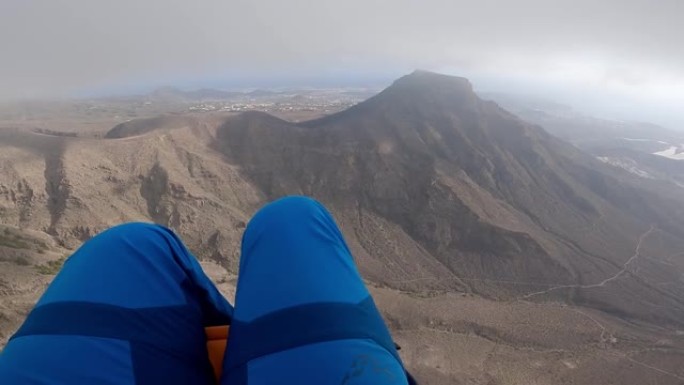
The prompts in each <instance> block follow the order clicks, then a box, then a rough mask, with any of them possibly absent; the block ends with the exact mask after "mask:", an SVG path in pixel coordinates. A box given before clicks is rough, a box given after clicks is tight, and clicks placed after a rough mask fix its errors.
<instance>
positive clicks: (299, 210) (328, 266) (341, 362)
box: [222, 197, 406, 385]
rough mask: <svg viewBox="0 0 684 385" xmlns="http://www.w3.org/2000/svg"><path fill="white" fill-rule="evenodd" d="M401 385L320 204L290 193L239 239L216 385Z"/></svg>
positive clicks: (376, 317) (383, 333)
mask: <svg viewBox="0 0 684 385" xmlns="http://www.w3.org/2000/svg"><path fill="white" fill-rule="evenodd" d="M276 383H282V384H300V385H303V384H317V385H318V384H335V385H338V384H348V385H351V384H357V385H359V384H379V385H384V384H406V375H405V372H404V369H403V365H402V363H401V360H400V359H399V357H398V355H397V352H396V349H395V348H394V346H393V344H392V340H391V337H390V335H389V332H388V330H387V327H386V325H385V323H384V321H383V320H382V317H381V316H380V314H379V312H378V311H377V309H376V307H375V304H374V303H373V300H372V298H371V296H370V293H369V292H368V290H367V288H366V287H365V285H364V283H363V281H362V279H361V277H360V275H359V273H358V271H357V269H356V266H355V264H354V261H353V257H352V255H351V253H350V251H349V248H348V247H347V245H346V243H345V241H344V239H343V237H342V234H341V233H340V231H339V229H338V227H337V225H336V224H335V222H334V220H333V219H332V217H331V215H330V214H329V213H328V211H327V210H326V209H325V208H324V207H323V206H322V205H321V204H319V203H318V202H316V201H314V200H311V199H308V198H303V197H289V198H284V199H281V200H278V201H276V202H274V203H271V204H269V205H267V206H266V207H264V208H263V209H262V210H260V211H259V212H258V213H257V214H256V215H255V216H254V218H253V219H252V220H251V221H250V223H249V225H248V226H247V229H246V231H245V234H244V237H243V242H242V256H241V260H240V272H239V276H238V287H237V293H236V303H235V313H234V319H233V325H232V327H231V336H230V340H229V343H228V349H227V355H226V359H225V361H224V377H223V379H222V384H223V385H247V384H249V385H265V384H276Z"/></svg>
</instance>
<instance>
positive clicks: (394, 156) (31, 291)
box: [0, 71, 684, 385]
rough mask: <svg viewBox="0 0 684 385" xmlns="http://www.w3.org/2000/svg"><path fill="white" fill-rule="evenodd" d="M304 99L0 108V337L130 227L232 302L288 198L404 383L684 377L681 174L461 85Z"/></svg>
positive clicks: (450, 82) (436, 78)
mask: <svg viewBox="0 0 684 385" xmlns="http://www.w3.org/2000/svg"><path fill="white" fill-rule="evenodd" d="M201 95H202V97H201V98H200V99H202V98H205V97H208V96H206V95H211V96H212V98H213V99H222V98H223V99H225V100H224V101H222V102H220V103H218V102H216V101H212V102H211V105H212V106H217V105H220V106H224V107H225V106H226V105H230V106H233V105H237V104H240V105H242V104H244V103H243V102H230V98H233V97H236V96H234V95H223V94H221V95H216V94H213V93H210V92H209V91H207V90H205V91H204V93H202V94H201ZM317 95H318V96H316V95H310V96H311V98H312V99H307V100H319V99H315V98H316V97H320V98H322V99H320V100H323V101H322V102H315V103H314V102H311V104H312V105H314V106H315V107H312V108H309V109H306V108H304V107H302V108H301V109H294V108H293V109H292V110H288V109H285V110H282V111H270V110H268V111H245V112H242V111H241V110H235V109H231V108H232V107H231V108H224V107H221V108H208V107H207V108H205V109H201V108H200V109H192V110H190V107H189V106H193V107H197V106H200V105H204V106H206V105H207V103H208V102H206V101H205V100H202V101H201V102H198V101H197V100H195V99H196V98H198V95H196V94H187V93H185V94H180V96H179V93H178V92H177V91H173V92H171V91H169V90H165V92H164V93H162V94H161V95H160V94H157V95H156V99H154V100H155V101H154V102H153V103H151V104H146V103H147V102H149V99H144V98H143V99H141V101H139V102H138V101H135V102H132V101H127V102H126V103H125V104H124V106H125V107H121V104H117V103H122V102H117V103H115V102H113V101H108V102H104V101H100V102H98V103H100V104H98V106H100V107H98V108H96V109H88V108H85V109H84V108H83V107H82V106H83V104H78V103H76V104H69V103H66V102H64V103H65V104H61V105H53V106H52V107H50V108H46V107H40V109H39V110H38V112H36V111H35V109H36V108H38V107H35V106H34V107H30V106H22V107H21V108H19V107H17V106H14V107H11V106H6V107H3V108H4V109H3V110H2V111H3V113H2V114H1V117H2V120H1V121H0V345H2V344H4V342H6V340H7V339H8V338H9V337H10V336H11V334H12V332H13V331H14V330H15V329H16V328H17V327H18V326H19V324H20V323H21V321H22V319H23V318H24V317H25V316H26V314H27V313H28V311H29V310H30V308H31V306H32V304H33V303H34V302H35V301H36V300H37V298H38V297H39V296H40V294H41V292H42V290H43V289H44V288H45V286H46V285H47V284H48V283H49V282H50V280H51V278H52V277H53V276H54V274H55V273H56V272H57V271H58V270H59V267H60V266H61V263H62V262H63V261H64V259H65V258H67V257H68V255H69V254H70V253H71V252H72V251H73V250H74V249H75V248H77V247H78V246H79V245H80V244H81V243H82V242H83V241H85V240H87V239H88V238H90V237H92V236H93V235H95V234H97V233H98V232H99V231H101V230H103V229H105V228H107V227H109V226H112V225H115V224H118V223H121V222H125V221H154V222H157V223H160V224H163V225H166V226H169V227H170V228H172V229H174V230H175V231H177V232H178V233H179V234H180V235H181V237H182V238H183V240H184V241H185V242H186V243H187V245H188V246H189V248H190V249H191V250H192V251H193V252H194V253H195V254H196V255H197V256H198V258H200V260H201V261H202V264H203V266H204V267H205V269H206V270H207V272H208V274H209V275H210V276H211V277H212V279H213V280H214V281H215V282H216V283H217V284H218V285H219V287H220V289H221V290H222V291H223V292H224V294H226V296H227V297H229V298H231V297H232V295H233V292H234V283H235V279H236V277H235V274H236V271H237V263H238V259H239V242H240V239H241V235H242V232H243V230H244V228H245V225H246V223H247V222H248V221H249V218H250V217H251V215H253V213H254V212H255V211H256V210H257V209H258V208H259V207H260V206H261V205H263V204H264V203H265V202H268V201H270V200H272V199H275V198H277V197H280V196H284V195H291V194H303V195H309V196H313V197H315V198H317V199H319V200H320V201H322V202H323V203H324V204H326V206H328V207H329V208H330V210H331V211H332V213H333V214H334V215H335V217H336V219H337V220H338V223H339V225H340V227H341V229H342V230H343V233H344V235H345V237H346V238H347V241H348V242H349V244H350V247H351V248H352V251H353V252H354V255H355V258H356V260H357V263H358V265H359V267H360V270H361V272H362V274H363V275H364V278H365V279H366V280H367V281H368V284H369V286H371V287H372V291H373V293H374V295H375V297H376V301H377V302H378V304H379V307H380V308H381V310H382V312H383V315H384V316H385V318H386V320H387V322H388V324H389V325H390V327H391V329H392V332H393V334H394V337H395V338H396V340H397V342H398V343H399V344H400V345H401V346H402V350H401V354H402V356H403V357H404V359H405V361H406V363H407V365H408V367H409V369H410V370H411V371H412V372H414V373H415V375H416V377H417V378H418V380H419V383H421V384H422V383H425V384H482V385H497V384H501V385H508V384H511V385H512V384H521V385H522V384H540V385H541V384H661V385H662V384H682V383H684V367H683V366H682V365H681V363H682V362H684V321H683V320H684V215H683V214H684V194H682V193H683V192H684V190H681V188H682V187H681V186H678V185H677V184H675V183H673V181H676V176H675V177H672V180H670V179H668V180H666V181H665V182H663V180H658V181H652V180H651V179H649V178H643V177H642V176H639V175H636V174H634V173H631V172H625V171H624V169H621V168H616V167H614V166H613V165H611V164H608V163H607V162H605V161H603V160H601V159H598V157H599V155H601V154H590V153H589V152H587V151H588V150H587V149H585V148H582V149H579V148H578V147H575V146H573V145H571V144H569V143H567V142H564V141H562V140H560V139H558V138H556V137H554V136H551V135H550V134H548V133H547V132H546V131H545V130H544V127H542V126H539V125H536V124H533V123H528V122H526V121H524V120H522V119H521V118H519V117H517V116H515V115H513V114H512V113H510V112H508V111H506V110H504V109H502V108H501V107H499V105H497V104H496V103H494V102H490V101H485V100H483V99H480V98H479V97H478V96H477V95H476V94H475V93H474V92H473V90H472V87H471V85H470V83H469V82H468V81H467V80H465V79H462V78H455V77H449V76H443V75H438V74H434V73H428V72H421V71H417V72H415V73H413V74H411V75H408V76H405V77H403V78H401V79H399V80H397V81H396V82H395V83H394V84H393V85H391V86H390V87H388V88H387V89H385V90H384V91H382V92H380V93H379V94H378V95H376V96H373V97H371V98H369V99H368V100H366V101H363V102H360V103H357V100H356V99H354V98H360V97H361V96H360V94H353V98H351V99H344V100H345V102H344V103H347V104H335V103H336V102H333V101H335V100H338V99H339V98H337V97H335V96H331V94H329V93H326V94H325V95H326V96H325V97H322V96H320V94H317ZM347 96H349V95H347ZM239 97H243V96H239ZM264 97H269V98H270V97H272V96H264ZM290 97H291V96H288V98H290ZM179 100H181V101H179ZM188 100H189V101H188ZM294 100H299V101H301V98H296V99H294ZM331 100H332V101H331ZM136 103H139V104H136ZM269 103H272V104H270V106H271V107H269V108H276V106H282V103H283V102H273V101H271V102H269ZM278 103H280V104H278ZM297 103H300V102H297ZM307 103H309V102H307ZM261 104H262V105H265V104H264V103H261ZM65 105H69V106H70V107H68V108H67V107H64V106H65ZM131 105H137V106H139V107H138V108H137V109H133V110H132V111H133V112H130V115H127V116H124V115H123V114H122V111H129V110H131V107H130V106H131ZM297 105H299V104H297ZM60 106H61V107H60ZM342 106H344V108H342ZM289 107H292V105H287V106H286V108H289ZM347 107H348V108H347ZM278 108H279V107H278ZM262 110H265V108H262ZM17 111H20V112H17ZM65 111H67V112H65ZM88 111H90V113H89V112H88ZM338 111H339V112H338ZM274 115H275V116H274ZM566 139H567V138H566ZM580 147H581V146H580ZM646 155H649V154H646ZM643 156H645V155H643ZM648 159H650V158H648ZM653 167H655V166H653ZM661 172H663V171H661ZM668 175H671V174H668ZM677 189H679V190H677Z"/></svg>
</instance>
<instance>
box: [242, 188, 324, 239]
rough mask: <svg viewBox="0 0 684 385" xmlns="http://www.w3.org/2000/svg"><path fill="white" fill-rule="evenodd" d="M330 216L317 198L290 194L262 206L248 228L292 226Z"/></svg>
mask: <svg viewBox="0 0 684 385" xmlns="http://www.w3.org/2000/svg"><path fill="white" fill-rule="evenodd" d="M320 215H324V216H328V215H329V214H328V213H327V211H326V209H325V208H324V207H323V205H322V204H321V203H319V202H318V201H316V200H315V199H312V198H309V197H305V196H288V197H284V198H280V199H278V200H275V201H273V202H271V203H269V204H267V205H265V206H264V207H262V208H261V209H260V210H259V211H258V212H257V213H256V214H255V215H254V217H253V218H252V220H251V221H250V223H249V225H248V226H247V230H248V231H249V229H250V227H254V226H256V225H259V226H264V225H267V226H290V225H292V224H295V223H297V222H303V221H307V220H310V219H313V218H315V217H316V216H320Z"/></svg>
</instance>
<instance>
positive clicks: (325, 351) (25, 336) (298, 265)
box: [0, 197, 407, 385]
mask: <svg viewBox="0 0 684 385" xmlns="http://www.w3.org/2000/svg"><path fill="white" fill-rule="evenodd" d="M225 324H231V333H230V338H229V343H228V347H227V351H226V355H225V360H224V369H223V373H224V375H223V378H221V379H220V383H221V384H223V385H247V384H249V385H264V384H335V385H338V384H348V385H352V384H381V385H382V384H406V383H407V380H406V375H405V371H404V369H403V365H402V363H401V360H400V359H399V357H398V355H397V352H396V349H395V348H394V345H393V343H392V340H391V338H390V335H389V332H388V330H387V328H386V326H385V324H384V322H383V320H382V318H381V316H380V314H379V312H378V311H377V309H376V307H375V304H374V303H373V300H372V298H371V296H370V294H369V292H368V290H367V289H366V287H365V285H364V284H363V281H362V280H361V278H360V276H359V273H358V271H357V269H356V267H355V265H354V262H353V258H352V256H351V253H350V252H349V249H348V248H347V245H346V243H345V241H344V239H343V237H342V235H341V233H340V231H339V229H338V227H337V225H336V224H335V222H334V220H333V219H332V217H331V215H330V214H329V213H328V212H327V211H326V210H325V208H324V207H323V206H321V205H320V204H319V203H318V202H316V201H313V200H311V199H308V198H303V197H290V198H284V199H281V200H279V201H276V202H274V203H271V204H269V205H267V206H266V207H264V208H263V209H261V210H260V211H259V212H258V213H257V214H256V215H255V217H254V218H253V219H252V220H251V221H250V223H249V225H248V226H247V229H246V231H245V234H244V237H243V242H242V255H241V260H240V271H239V275H238V287H237V294H236V301H235V308H233V307H232V306H231V305H230V304H229V303H228V302H227V301H226V300H225V299H224V298H223V297H222V296H221V295H220V294H219V292H218V291H217V289H216V288H215V286H214V285H213V284H212V283H211V281H210V280H209V279H208V278H207V276H206V275H205V274H204V273H203V272H202V269H201V267H200V266H199V265H198V263H197V261H196V259H195V258H194V257H193V256H192V255H191V254H190V253H189V252H188V250H187V249H186V248H185V246H184V245H183V243H182V242H181V241H180V239H179V238H178V237H177V236H176V235H175V234H174V233H173V232H171V230H169V229H166V228H164V227H161V226H158V225H151V224H143V223H131V224H124V225H120V226H117V227H114V228H111V229H109V230H107V231H105V232H103V233H101V234H99V235H98V236H96V237H94V238H93V239H91V240H90V241H88V242H86V243H85V244H84V245H83V246H82V247H81V248H80V249H78V251H76V252H75V253H74V254H73V255H72V256H71V257H70V258H69V259H68V260H67V261H66V263H65V265H64V267H63V269H62V271H61V272H60V273H59V274H58V275H57V277H55V279H54V281H53V282H52V284H51V285H50V286H49V287H48V289H47V290H46V292H45V294H44V295H43V296H42V298H41V299H40V300H39V302H38V304H37V305H36V307H35V308H34V309H33V310H32V311H31V313H30V314H29V316H28V317H27V319H26V321H25V322H24V324H23V325H22V326H21V328H20V329H19V331H18V332H17V333H16V334H15V335H14V336H13V337H12V338H11V339H10V341H9V343H8V344H7V346H6V347H5V349H4V351H3V352H2V353H1V354H0V384H3V385H4V384H55V385H57V384H117V385H121V384H138V385H147V384H150V385H159V384H200V385H202V384H216V383H217V379H215V378H214V377H213V372H212V370H211V366H210V364H209V361H208V356H207V351H206V345H205V342H206V340H205V335H204V327H206V326H214V325H225Z"/></svg>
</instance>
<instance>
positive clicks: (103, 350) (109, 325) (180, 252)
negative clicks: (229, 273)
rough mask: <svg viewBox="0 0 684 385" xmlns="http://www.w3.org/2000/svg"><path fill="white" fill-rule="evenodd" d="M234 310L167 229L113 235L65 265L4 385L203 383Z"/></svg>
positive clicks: (19, 342)
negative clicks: (209, 346)
mask: <svg viewBox="0 0 684 385" xmlns="http://www.w3.org/2000/svg"><path fill="white" fill-rule="evenodd" d="M232 311H233V309H232V307H231V305H230V304H229V303H228V302H227V301H226V300H225V299H224V298H223V297H222V296H221V295H220V294H219V293H218V291H217V290H216V288H215V287H214V285H213V284H212V283H211V281H210V280H209V279H208V277H206V275H205V274H204V273H203V272H202V269H201V267H200V266H199V264H198V263H197V261H196V259H195V258H194V257H193V256H192V255H191V254H190V253H189V252H188V251H187V249H186V248H185V246H184V245H183V243H182V242H181V241H180V239H178V237H177V236H176V235H175V234H173V232H171V231H170V230H168V229H166V228H164V227H161V226H157V225H151V224H143V223H132V224H125V225H121V226H117V227H114V228H112V229H109V230H107V231H105V232H103V233H101V234H99V235H98V236H96V237H94V238H93V239H91V240H90V241H88V242H86V243H85V244H84V245H83V246H82V247H81V248H80V249H78V250H77V251H76V252H75V253H74V254H73V255H72V256H71V257H70V258H69V259H68V260H67V261H66V263H65V265H64V267H63V269H62V271H61V272H60V273H59V274H58V275H57V276H56V277H55V279H54V281H53V282H52V283H51V284H50V286H49V287H48V289H47V290H46V292H45V293H44V295H43V296H42V297H41V299H40V300H39V302H38V304H37V305H36V307H35V308H34V309H33V310H32V312H31V313H30V314H29V316H28V317H27V319H26V321H25V322H24V324H23V325H22V327H21V328H20V329H19V331H18V332H17V333H16V334H15V335H14V336H13V337H12V338H11V340H10V341H9V343H8V345H7V346H6V348H5V350H4V351H3V353H2V355H0V383H2V384H14V383H16V384H20V383H21V384H23V383H31V384H34V383H35V384H74V383H103V384H107V383H111V384H138V385H140V384H187V383H193V384H208V383H211V382H212V381H213V380H214V379H213V375H212V372H211V368H210V366H209V362H208V359H207V354H206V345H205V337H204V331H203V327H204V326H209V325H217V324H226V323H229V322H230V320H231V318H232Z"/></svg>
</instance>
